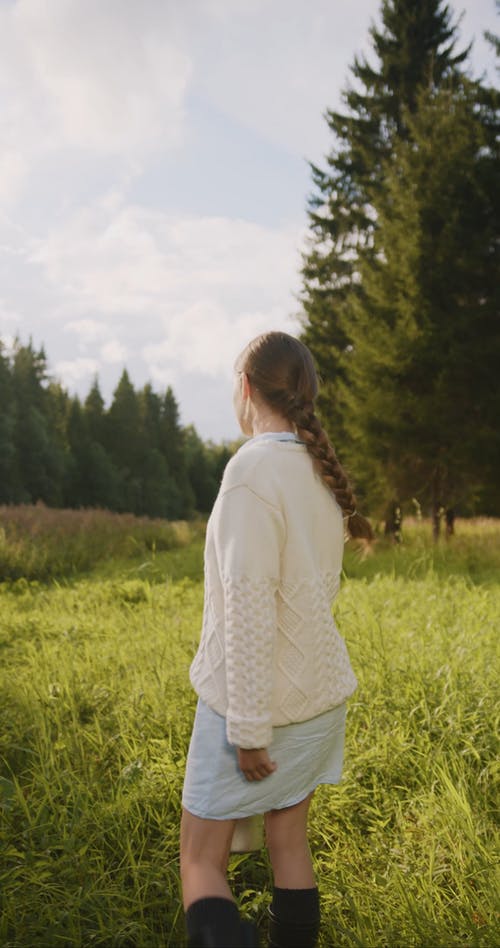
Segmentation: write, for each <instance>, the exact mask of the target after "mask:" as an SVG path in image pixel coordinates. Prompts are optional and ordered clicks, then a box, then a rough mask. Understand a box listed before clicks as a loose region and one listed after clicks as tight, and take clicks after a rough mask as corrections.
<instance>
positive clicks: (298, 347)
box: [236, 332, 373, 540]
mask: <svg viewBox="0 0 500 948" xmlns="http://www.w3.org/2000/svg"><path fill="white" fill-rule="evenodd" d="M236 369H237V371H242V372H245V373H246V374H247V376H248V378H249V380H250V382H251V383H252V386H253V387H254V389H255V391H256V392H257V393H258V395H259V397H260V398H262V399H263V400H264V402H266V403H267V404H268V405H270V406H271V408H273V409H274V410H275V411H277V412H279V413H280V414H281V415H282V416H283V418H286V419H287V420H288V421H289V422H290V423H291V424H292V425H294V426H295V428H296V430H297V432H298V434H299V436H300V438H301V439H302V440H303V441H304V443H305V444H306V446H307V450H308V451H309V453H310V455H311V457H312V460H313V463H314V465H315V467H316V469H317V471H318V473H319V474H320V475H321V477H322V478H323V480H324V482H325V484H326V485H327V486H328V487H329V488H330V490H331V491H332V492H333V494H334V495H335V498H336V500H337V503H338V504H339V506H340V507H341V509H342V511H343V513H344V515H345V516H346V517H347V523H348V528H349V533H350V534H351V536H352V537H365V538H366V539H369V540H371V539H372V538H373V532H372V528H371V526H370V524H369V522H368V520H366V519H365V517H362V516H361V514H359V513H358V512H357V511H356V498H355V496H354V494H353V491H352V488H351V486H350V484H349V480H348V478H347V475H346V473H345V471H344V469H343V467H342V465H341V464H340V462H339V460H338V459H337V455H336V454H335V450H334V448H333V446H332V444H331V443H330V441H329V440H328V435H327V434H326V431H325V430H324V429H323V427H322V425H321V422H320V421H319V419H318V418H317V417H316V415H315V413H314V401H315V398H316V396H317V394H318V377H317V374H316V369H315V366H314V361H313V357H312V355H311V352H310V351H309V349H308V348H307V346H305V345H304V344H303V343H302V342H300V340H299V339H295V338H294V337H293V336H289V335H288V334H287V333H284V332H268V333H263V334H262V335H260V336H257V338H256V339H254V340H252V342H250V343H249V344H248V345H247V347H246V348H245V349H244V350H243V352H242V353H241V355H240V356H239V358H238V359H237V363H236Z"/></svg>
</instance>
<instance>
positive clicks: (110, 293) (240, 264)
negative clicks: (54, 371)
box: [32, 200, 302, 378]
mask: <svg viewBox="0 0 500 948" xmlns="http://www.w3.org/2000/svg"><path fill="white" fill-rule="evenodd" d="M301 240H302V233H301V229H300V228H298V227H297V226H295V227H292V226H288V227H286V226H284V227H276V228H272V227H265V226H263V225H258V224H255V223H251V222H248V221H244V220H231V219H229V218H222V217H205V218H195V217H178V216H173V215H167V214H163V213H161V212H159V211H152V210H146V209H144V208H141V207H136V206H127V205H123V206H119V205H118V204H116V203H115V202H109V201H106V200H104V201H100V202H98V203H97V204H95V205H93V206H91V207H87V208H85V209H83V210H81V211H78V212H77V213H76V214H75V215H73V217H72V218H71V219H70V220H69V221H68V222H67V223H66V224H65V225H63V226H61V227H60V228H59V229H58V230H53V231H52V233H51V234H50V235H49V237H48V238H47V240H46V241H40V243H39V245H38V247H37V249H36V250H35V252H34V253H33V255H32V261H33V262H34V263H36V264H37V265H38V266H39V267H40V268H41V269H42V272H43V273H44V274H45V278H46V280H47V281H48V282H49V284H51V285H52V286H53V287H54V288H55V287H57V289H58V292H59V294H60V298H61V304H60V305H61V307H62V311H63V312H66V313H67V314H69V313H71V314H73V316H74V315H75V314H77V313H78V314H79V318H77V319H75V318H73V319H69V320H68V319H67V317H66V319H67V321H66V325H65V329H66V331H71V332H73V333H75V334H76V335H77V337H78V339H79V341H80V344H81V345H83V346H84V348H85V351H86V352H87V351H91V350H92V347H94V349H95V347H96V346H97V345H98V346H99V354H100V358H101V359H102V360H104V361H106V362H123V361H124V359H125V357H126V355H127V351H128V352H133V353H134V354H135V355H137V353H139V352H140V353H142V356H143V359H144V361H145V363H146V365H147V366H148V367H149V370H150V372H151V375H152V376H153V377H154V378H160V376H162V373H163V374H165V372H168V374H169V377H170V375H171V373H172V372H175V374H176V375H178V374H179V373H182V371H201V372H204V373H205V374H207V375H211V376H213V375H214V374H217V373H220V372H224V371H227V372H230V371H231V366H232V363H233V361H234V358H235V356H236V355H237V352H238V350H239V348H241V346H242V345H244V344H245V342H247V341H248V339H249V338H250V337H251V336H253V335H255V334H257V333H258V332H261V331H262V330H264V329H268V328H270V327H273V328H280V327H281V328H285V327H290V325H291V323H290V313H292V312H293V311H294V310H295V309H296V308H297V306H296V303H295V301H294V298H293V295H292V290H293V288H294V287H297V285H298V275H297V272H298V266H299V262H300V261H299V245H300V243H301ZM89 312H93V313H99V314H101V318H100V319H96V318H95V317H92V318H91V317H89V316H88V315H86V314H88V313H89Z"/></svg>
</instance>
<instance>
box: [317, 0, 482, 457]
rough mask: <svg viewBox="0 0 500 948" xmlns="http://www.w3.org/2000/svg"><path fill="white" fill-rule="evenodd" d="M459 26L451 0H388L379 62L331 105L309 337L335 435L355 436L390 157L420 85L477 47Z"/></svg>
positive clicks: (375, 34)
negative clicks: (352, 314)
mask: <svg viewBox="0 0 500 948" xmlns="http://www.w3.org/2000/svg"><path fill="white" fill-rule="evenodd" d="M456 35H457V28H456V26H455V25H454V24H453V23H452V15H451V12H450V8H449V7H448V5H447V4H445V3H443V2H442V0H422V2H419V3H416V2H415V0H383V2H382V6H381V27H380V28H379V27H377V26H372V28H371V30H370V36H371V45H372V51H373V53H374V54H375V59H376V62H375V64H374V65H372V64H371V63H370V61H369V60H368V58H366V57H359V58H358V57H357V58H355V60H354V64H353V66H352V67H351V83H350V84H349V85H348V86H347V88H346V89H345V90H344V92H343V97H342V98H343V105H344V110H343V111H338V112H337V111H333V110H330V111H328V112H327V116H326V118H327V122H328V125H329V128H330V130H331V132H332V135H333V137H334V143H333V147H332V151H331V152H330V154H329V155H328V157H327V167H326V169H324V170H323V169H321V168H319V167H318V166H316V165H312V166H311V167H312V176H313V183H314V186H315V190H314V193H313V195H312V197H311V198H310V202H309V223H310V228H311V231H312V238H311V244H310V250H309V252H308V253H307V254H306V255H305V257H304V265H303V271H302V273H303V280H304V291H303V297H302V303H303V309H304V331H303V339H304V341H305V342H306V343H307V345H308V346H309V347H310V348H311V350H312V352H313V354H314V356H315V359H316V362H317V364H318V368H319V371H320V375H321V377H322V379H323V386H322V392H321V395H320V399H319V406H320V410H321V414H322V417H323V420H324V421H325V423H326V425H327V427H328V428H329V430H330V434H331V435H332V437H333V438H334V440H337V439H341V440H343V439H344V438H345V436H346V431H345V427H344V424H343V417H342V411H341V407H340V405H339V402H338V387H337V380H338V379H339V378H343V377H345V365H344V355H345V353H346V351H348V350H349V346H350V344H351V341H350V331H349V309H350V306H351V303H352V298H353V296H355V295H356V294H357V293H358V292H359V269H360V262H361V260H362V259H363V258H364V257H365V256H367V255H370V254H371V253H372V248H373V240H374V233H375V231H376V228H377V213H376V206H377V200H378V196H379V194H380V189H381V186H382V182H383V177H384V171H383V168H384V162H385V161H386V160H387V157H388V156H389V155H390V153H391V150H392V148H393V147H394V145H395V143H396V142H397V141H398V140H401V139H406V138H407V137H408V135H410V134H411V129H410V126H409V118H410V117H411V115H412V114H413V113H414V112H415V109H416V107H417V103H418V95H419V90H420V89H421V88H423V87H425V88H430V89H437V88H439V87H440V86H442V85H443V84H449V82H450V80H451V78H452V77H453V76H454V75H456V74H457V72H458V71H459V69H460V66H461V65H462V64H463V63H464V62H465V60H466V57H467V54H468V50H467V49H466V50H462V51H460V52H457V51H456V49H455V45H456Z"/></svg>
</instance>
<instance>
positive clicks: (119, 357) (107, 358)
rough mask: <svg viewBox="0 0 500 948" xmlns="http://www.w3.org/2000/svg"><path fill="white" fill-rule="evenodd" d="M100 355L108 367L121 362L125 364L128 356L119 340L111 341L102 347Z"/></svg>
mask: <svg viewBox="0 0 500 948" xmlns="http://www.w3.org/2000/svg"><path fill="white" fill-rule="evenodd" d="M99 353H100V356H101V359H102V361H103V362H106V363H107V364H108V365H115V364H116V363H120V362H121V363H124V362H125V361H126V358H127V354H128V353H127V349H126V348H125V346H123V345H122V344H121V342H118V340H117V339H110V341H109V342H106V343H105V344H104V345H103V346H101V349H100V350H99Z"/></svg>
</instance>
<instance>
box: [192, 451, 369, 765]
mask: <svg viewBox="0 0 500 948" xmlns="http://www.w3.org/2000/svg"><path fill="white" fill-rule="evenodd" d="M343 542H344V529H343V520H342V513H341V511H340V508H339V507H338V505H337V503H336V501H335V498H334V497H333V495H332V494H331V492H330V491H329V490H328V488H327V487H326V486H325V485H324V483H323V481H322V480H321V479H320V478H319V477H318V475H317V474H316V473H315V471H314V468H313V465H312V462H311V459H310V457H309V455H308V453H307V450H306V448H305V447H304V446H303V445H300V444H297V443H295V442H291V441H285V442H280V441H273V440H266V439H259V438H255V439H252V441H250V442H248V443H247V444H246V445H244V447H243V448H241V449H240V451H239V452H238V453H237V454H236V455H235V457H234V458H233V459H232V460H231V461H230V462H229V464H228V466H227V468H226V472H225V474H224V478H223V482H222V485H221V489H220V492H219V496H218V498H217V500H216V503H215V505H214V509H213V511H212V515H211V517H210V520H209V523H208V527H207V540H206V548H205V604H204V614H203V628H202V636H201V642H200V647H199V649H198V652H197V654H196V656H195V659H194V661H193V663H192V666H191V672H190V674H191V681H192V683H193V686H194V688H195V690H196V691H197V693H198V694H199V695H200V697H201V698H202V699H203V700H204V701H205V702H206V704H207V705H209V707H211V708H212V709H213V710H214V711H217V712H218V713H219V714H222V715H224V717H225V718H226V728H227V736H228V740H229V742H230V743H232V744H235V745H237V746H239V747H267V746H268V745H269V743H270V741H271V738H272V727H273V725H274V726H278V725H283V724H289V723H292V722H298V721H305V720H308V719H309V718H313V717H315V716H316V715H318V714H321V713H322V712H323V711H327V710H328V709H329V708H333V707H335V706H336V705H339V704H341V703H342V702H343V701H345V699H346V698H347V697H349V695H350V694H352V692H353V691H354V690H355V688H356V684H357V683H356V678H355V676H354V673H353V671H352V668H351V664H350V661H349V656H348V653H347V649H346V646H345V643H344V640H343V639H342V638H341V636H340V634H339V632H338V630H337V628H336V625H335V622H334V620H333V617H332V613H331V605H332V601H333V599H334V598H335V596H336V594H337V592H338V589H339V584H340V571H341V567H342V553H343Z"/></svg>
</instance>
